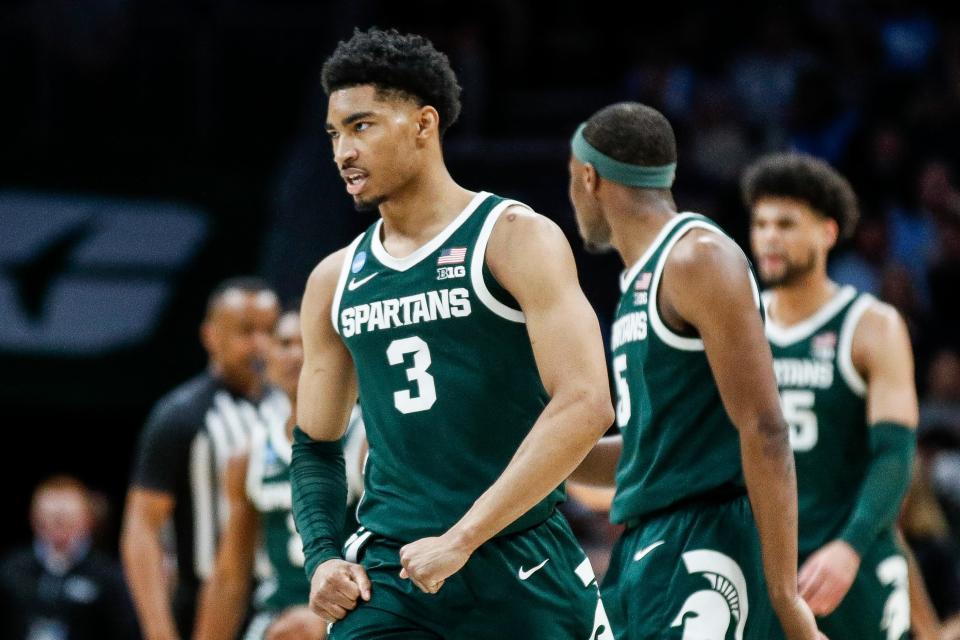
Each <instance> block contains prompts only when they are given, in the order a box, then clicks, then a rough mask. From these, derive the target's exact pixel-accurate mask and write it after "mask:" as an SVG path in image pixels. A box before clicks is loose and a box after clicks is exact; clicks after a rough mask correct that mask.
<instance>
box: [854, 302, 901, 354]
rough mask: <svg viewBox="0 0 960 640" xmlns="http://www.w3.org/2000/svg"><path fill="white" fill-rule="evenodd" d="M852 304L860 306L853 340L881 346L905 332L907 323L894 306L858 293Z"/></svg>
mask: <svg viewBox="0 0 960 640" xmlns="http://www.w3.org/2000/svg"><path fill="white" fill-rule="evenodd" d="M854 304H859V305H861V306H862V313H861V315H860V318H859V320H858V322H857V327H856V333H855V334H854V340H855V341H857V342H864V341H865V342H867V343H870V344H875V345H877V346H882V345H884V344H886V343H888V341H889V340H891V339H895V338H897V337H899V336H902V335H904V334H906V332H907V325H906V322H905V321H904V319H903V316H901V315H900V312H899V311H897V309H896V307H894V306H893V305H891V304H888V303H886V302H883V301H882V300H878V299H877V298H875V297H873V296H872V295H869V294H860V295H859V296H858V297H857V301H856V302H855V303H854Z"/></svg>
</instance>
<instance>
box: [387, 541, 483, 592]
mask: <svg viewBox="0 0 960 640" xmlns="http://www.w3.org/2000/svg"><path fill="white" fill-rule="evenodd" d="M469 559H470V551H468V550H467V549H465V548H464V547H463V546H462V545H459V544H456V543H455V542H453V541H452V540H451V538H450V537H449V536H445V535H444V536H440V537H438V538H421V539H420V540H417V541H416V542H411V543H410V544H408V545H406V546H405V547H403V548H402V549H400V564H401V565H403V569H401V570H400V577H401V578H409V579H410V580H412V581H413V584H415V585H417V587H418V588H419V589H420V590H421V591H423V592H424V593H436V592H437V591H439V590H440V587H442V586H443V581H444V580H446V579H447V578H449V577H450V576H452V575H453V574H455V573H456V572H457V571H459V570H460V569H461V568H462V567H463V565H465V564H467V560H469Z"/></svg>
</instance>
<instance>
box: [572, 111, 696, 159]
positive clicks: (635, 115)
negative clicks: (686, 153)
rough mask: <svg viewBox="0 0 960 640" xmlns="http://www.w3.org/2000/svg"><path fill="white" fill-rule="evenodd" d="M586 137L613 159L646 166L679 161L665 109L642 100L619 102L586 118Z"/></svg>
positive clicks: (674, 139)
mask: <svg viewBox="0 0 960 640" xmlns="http://www.w3.org/2000/svg"><path fill="white" fill-rule="evenodd" d="M583 137H584V138H585V139H586V141H587V142H589V143H590V144H591V145H592V146H593V147H594V148H595V149H597V151H600V152H601V153H603V154H605V155H608V156H610V157H611V158H613V159H614V160H619V161H620V162H626V163H629V164H635V165H639V166H643V167H657V166H662V165H665V164H672V163H674V162H676V161H677V139H676V137H675V136H674V135H673V127H671V126H670V122H669V121H668V120H667V119H666V118H665V117H664V115H663V114H662V113H660V112H659V111H657V110H656V109H654V108H653V107H648V106H647V105H645V104H640V103H639V102H618V103H616V104H611V105H610V106H608V107H604V108H603V109H600V111H597V112H596V113H594V114H593V115H592V116H590V119H589V120H587V126H586V127H584V129H583Z"/></svg>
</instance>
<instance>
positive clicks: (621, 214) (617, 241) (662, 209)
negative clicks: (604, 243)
mask: <svg viewBox="0 0 960 640" xmlns="http://www.w3.org/2000/svg"><path fill="white" fill-rule="evenodd" d="M611 210H612V211H613V212H614V213H613V214H612V215H611V216H609V217H608V221H609V223H610V232H611V234H610V241H611V244H613V246H614V247H615V248H616V250H617V253H619V254H620V257H621V258H622V259H623V263H624V264H625V265H626V266H627V267H631V266H633V265H634V264H636V263H637V261H638V260H639V259H640V258H641V257H642V256H643V254H644V253H646V251H647V249H648V248H650V245H651V243H653V241H654V239H656V237H657V234H659V233H660V230H661V229H663V227H664V225H666V224H667V223H668V222H670V220H671V219H672V218H673V217H674V216H675V215H677V211H676V205H674V203H673V199H672V198H656V199H653V198H647V199H644V200H643V201H642V202H637V201H636V200H629V201H625V202H623V203H620V204H618V205H615V206H614V207H612V208H611Z"/></svg>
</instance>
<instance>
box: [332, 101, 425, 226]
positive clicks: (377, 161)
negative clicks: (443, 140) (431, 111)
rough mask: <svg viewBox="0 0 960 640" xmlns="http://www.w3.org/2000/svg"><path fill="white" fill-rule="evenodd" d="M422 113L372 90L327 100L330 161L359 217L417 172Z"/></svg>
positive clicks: (381, 201)
mask: <svg viewBox="0 0 960 640" xmlns="http://www.w3.org/2000/svg"><path fill="white" fill-rule="evenodd" d="M420 111H421V108H420V107H418V106H417V105H416V104H415V103H413V102H412V101H411V100H407V99H405V98H403V97H402V96H396V95H393V94H387V95H377V92H376V89H375V88H374V87H373V86H372V85H361V86H358V87H350V88H348V89H340V90H338V91H334V92H333V93H331V94H330V99H329V102H328V105H327V123H326V128H327V134H328V135H329V136H330V141H331V143H332V145H333V160H334V162H335V163H336V164H337V169H339V171H340V176H341V177H342V178H343V181H344V182H345V183H346V186H347V193H348V194H350V195H351V196H352V197H353V204H354V206H355V207H356V208H357V210H358V211H365V210H370V209H375V208H377V207H378V206H380V205H381V204H383V203H384V202H386V201H387V200H388V199H389V198H390V196H391V194H393V193H394V192H396V191H397V190H398V189H399V188H401V187H402V186H403V185H404V184H406V183H407V182H408V181H409V180H410V179H411V177H412V176H413V175H414V174H415V173H416V172H417V170H418V166H417V165H418V161H419V157H420V155H421V154H420V153H419V151H421V150H422V144H418V142H422V141H420V140H419V139H418V132H419V123H420V119H419V116H420Z"/></svg>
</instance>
